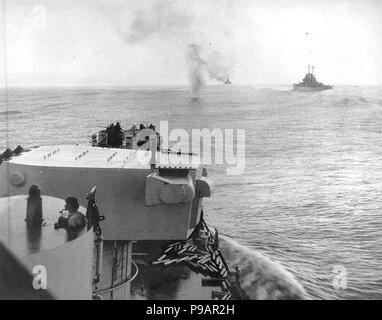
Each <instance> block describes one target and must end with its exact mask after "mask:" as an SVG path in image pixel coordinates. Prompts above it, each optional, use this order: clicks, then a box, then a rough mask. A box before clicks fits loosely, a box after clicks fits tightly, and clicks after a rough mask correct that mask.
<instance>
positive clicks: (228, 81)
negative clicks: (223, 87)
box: [224, 77, 232, 84]
mask: <svg viewBox="0 0 382 320" xmlns="http://www.w3.org/2000/svg"><path fill="white" fill-rule="evenodd" d="M224 84H232V82H231V80H229V77H227V80H226V81H225V82H224Z"/></svg>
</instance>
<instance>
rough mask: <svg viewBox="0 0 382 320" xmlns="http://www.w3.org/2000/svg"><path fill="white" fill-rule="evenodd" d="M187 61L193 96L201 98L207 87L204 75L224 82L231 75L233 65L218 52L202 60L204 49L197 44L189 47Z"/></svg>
mask: <svg viewBox="0 0 382 320" xmlns="http://www.w3.org/2000/svg"><path fill="white" fill-rule="evenodd" d="M187 60H188V65H189V78H190V85H191V92H192V95H193V96H194V97H195V96H199V94H200V90H201V89H202V88H203V87H204V86H205V80H204V74H207V75H208V77H209V78H210V79H213V80H217V81H220V82H224V81H225V80H226V79H227V77H228V76H229V75H230V72H231V68H232V64H231V63H230V62H229V61H228V59H227V58H225V57H224V56H223V54H221V53H220V52H218V51H213V52H211V53H210V54H209V55H208V56H207V58H202V47H201V46H200V45H197V44H195V43H193V44H190V45H189V46H188V51H187Z"/></svg>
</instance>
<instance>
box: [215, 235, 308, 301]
mask: <svg viewBox="0 0 382 320" xmlns="http://www.w3.org/2000/svg"><path fill="white" fill-rule="evenodd" d="M219 240H220V249H221V251H222V253H223V255H224V257H225V258H226V261H227V263H228V265H229V267H230V269H232V270H233V269H234V268H235V266H238V267H239V270H240V276H241V278H240V284H241V287H242V288H243V290H244V291H245V293H246V294H247V295H248V297H249V298H250V299H253V300H276V299H298V300H299V299H307V298H308V296H307V293H306V291H305V289H304V288H303V286H302V285H301V284H300V283H299V282H298V281H297V279H296V278H295V277H294V276H293V275H292V274H291V273H290V272H288V271H287V270H285V269H284V267H283V266H282V265H280V264H279V263H277V262H274V261H272V260H270V259H269V258H268V257H266V256H264V255H263V254H261V253H260V252H258V251H254V250H251V249H249V248H247V247H245V246H243V245H240V244H238V243H236V242H235V241H233V240H232V239H230V238H228V237H226V236H219Z"/></svg>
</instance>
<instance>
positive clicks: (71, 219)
mask: <svg viewBox="0 0 382 320" xmlns="http://www.w3.org/2000/svg"><path fill="white" fill-rule="evenodd" d="M65 202H66V204H65V209H67V210H68V212H69V215H68V228H73V229H81V228H83V227H85V225H86V218H85V216H84V214H83V213H81V212H80V211H78V209H79V207H80V205H79V203H78V200H77V198H74V197H68V198H66V199H65Z"/></svg>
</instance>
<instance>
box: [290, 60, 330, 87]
mask: <svg viewBox="0 0 382 320" xmlns="http://www.w3.org/2000/svg"><path fill="white" fill-rule="evenodd" d="M313 72H314V66H312V71H310V66H309V65H308V73H306V74H305V77H304V79H303V80H302V82H300V83H295V84H294V85H293V89H294V90H298V91H323V90H329V89H332V88H333V86H330V85H325V84H323V83H322V82H318V81H317V80H316V76H315V75H314V74H313Z"/></svg>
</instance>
